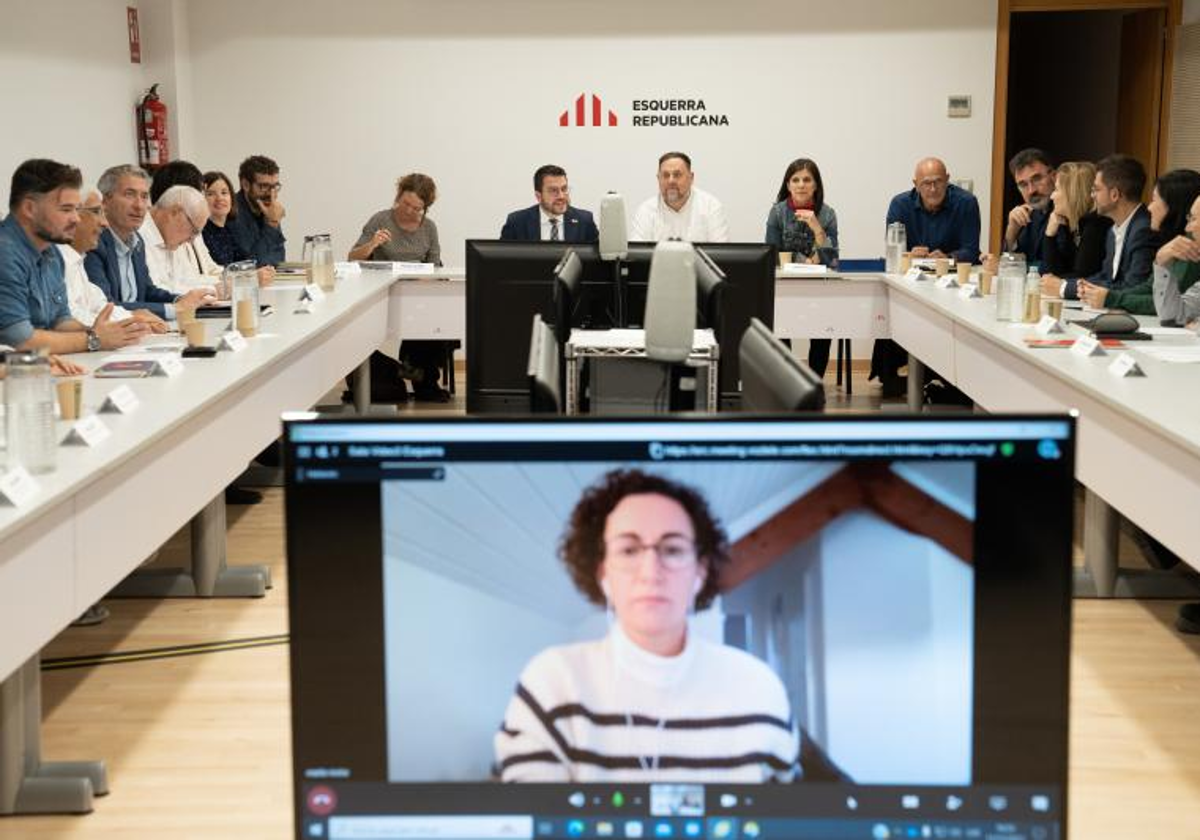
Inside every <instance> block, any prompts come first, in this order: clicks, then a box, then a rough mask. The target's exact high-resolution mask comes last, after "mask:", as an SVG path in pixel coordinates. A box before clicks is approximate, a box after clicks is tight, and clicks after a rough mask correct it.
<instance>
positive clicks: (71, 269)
mask: <svg viewBox="0 0 1200 840" xmlns="http://www.w3.org/2000/svg"><path fill="white" fill-rule="evenodd" d="M107 227H108V220H107V219H105V218H104V207H103V206H102V203H101V198H100V191H99V190H96V189H89V190H88V191H87V195H86V197H85V198H84V200H83V203H82V204H81V205H80V206H79V224H78V225H76V226H75V237H74V239H72V240H71V243H70V244H69V245H68V244H60V245H59V246H58V250H59V252H60V253H62V258H63V264H64V265H65V266H66V270H65V272H64V275H63V279H64V280H65V281H66V284H67V305H68V306H70V308H71V317H72V318H74V319H75V320H76V321H78V322H79V323H81V324H84V325H85V326H92V325H93V324H94V323H95V322H96V317H97V316H98V315H99V314H100V312H101V311H102V310H103V309H104V307H105V306H107V305H108V299H107V298H106V297H105V296H104V292H103V291H101V290H100V287H99V286H97V285H96V284H95V283H93V282H92V281H91V280H89V279H88V276H87V271H86V270H85V269H84V267H83V256H84V254H86V253H87V252H88V251H91V250H92V249H94V248H95V247H96V246H97V245H98V244H99V243H100V233H101V232H102V231H103V230H104V229H105V228H107ZM127 318H133V319H134V320H135V321H139V322H141V323H144V324H146V325H147V326H149V327H150V329H151V331H153V332H156V333H164V332H166V331H167V322H166V321H164V320H163V319H162V318H159V317H158V316H157V315H155V314H154V313H153V312H150V311H149V310H146V309H139V310H136V311H135V312H130V311H129V310H128V309H125V308H124V307H122V306H113V309H112V312H111V313H110V314H109V319H110V320H112V321H124V320H125V319H127Z"/></svg>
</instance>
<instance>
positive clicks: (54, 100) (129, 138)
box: [0, 0, 143, 214]
mask: <svg viewBox="0 0 1200 840" xmlns="http://www.w3.org/2000/svg"><path fill="white" fill-rule="evenodd" d="M129 5H137V4H136V3H128V2H126V1H125V0H88V2H79V0H38V2H36V3H30V2H20V0H0V21H3V23H2V24H0V79H3V80H4V82H3V90H4V93H3V98H2V99H0V101H2V102H3V107H4V123H3V128H2V129H0V180H2V181H3V184H4V186H3V194H4V209H3V214H7V213H8V186H9V181H10V178H11V176H12V172H13V170H14V169H16V168H17V166H18V165H19V164H20V163H21V162H22V161H24V160H27V159H29V158H35V157H48V158H54V159H57V160H62V161H66V162H69V163H71V164H73V165H75V166H78V167H79V168H80V169H82V170H83V177H84V181H85V182H90V183H95V181H96V179H97V178H99V177H100V173H101V172H102V171H104V169H106V168H107V167H109V166H111V165H112V164H114V163H121V162H131V161H132V160H133V158H134V157H135V155H136V146H135V135H134V115H133V106H134V103H135V102H136V101H137V98H138V96H139V94H140V93H141V92H142V88H143V78H142V68H141V66H140V65H137V64H131V63H130V61H129V39H128V36H127V35H126V28H125V7H126V6H129Z"/></svg>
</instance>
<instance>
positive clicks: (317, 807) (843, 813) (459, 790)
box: [296, 780, 1065, 840]
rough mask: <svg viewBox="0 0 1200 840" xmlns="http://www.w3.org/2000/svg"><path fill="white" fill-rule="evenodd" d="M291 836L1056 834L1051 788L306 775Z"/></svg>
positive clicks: (1049, 839) (711, 839)
mask: <svg viewBox="0 0 1200 840" xmlns="http://www.w3.org/2000/svg"><path fill="white" fill-rule="evenodd" d="M300 797H301V801H300V802H299V803H298V809H297V810H298V819H299V823H298V829H299V830H298V831H297V834H296V836H297V837H304V838H323V840H393V838H396V840H418V838H421V840H566V838H587V839H588V840H590V839H591V838H609V837H611V838H646V839H647V840H650V838H655V840H657V838H669V840H676V839H677V838H678V840H689V838H700V840H809V838H812V839H813V840H817V838H820V840H899V838H953V839H954V840H1060V838H1061V837H1064V836H1065V833H1064V832H1063V831H1062V827H1061V813H1062V802H1061V797H1060V796H1059V795H1058V794H1057V792H1056V791H1055V790H1054V787H1053V786H1046V787H1023V786H1021V787H1017V786H1003V787H1001V786H979V787H966V788H964V787H945V788H941V787H921V786H914V787H893V786H857V785H842V784H819V783H807V784H803V785H797V786H774V785H700V784H677V783H664V784H653V785H625V786H622V785H610V784H589V785H576V786H572V785H559V784H554V785H550V784H527V785H496V784H484V785H477V784H443V785H427V784H387V783H377V782H350V781H345V780H330V781H322V782H316V783H313V782H307V781H306V782H305V783H304V785H303V787H302V789H301V791H300Z"/></svg>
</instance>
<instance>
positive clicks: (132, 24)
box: [125, 6, 142, 64]
mask: <svg viewBox="0 0 1200 840" xmlns="http://www.w3.org/2000/svg"><path fill="white" fill-rule="evenodd" d="M125 20H126V23H127V27H128V29H129V61H130V63H131V64H141V63H142V33H141V32H139V31H138V19H137V9H136V8H135V7H133V6H126V7H125Z"/></svg>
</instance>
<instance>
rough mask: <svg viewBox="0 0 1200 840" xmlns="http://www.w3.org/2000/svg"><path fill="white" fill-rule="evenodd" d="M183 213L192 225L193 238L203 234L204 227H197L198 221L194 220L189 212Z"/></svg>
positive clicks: (189, 224)
mask: <svg viewBox="0 0 1200 840" xmlns="http://www.w3.org/2000/svg"><path fill="white" fill-rule="evenodd" d="M182 215H183V218H185V219H187V223H188V227H190V228H191V229H192V238H193V239H195V238H196V237H197V236H199V235H200V234H201V232H202V231H203V230H204V229H203V228H200V227H196V222H195V221H193V220H192V217H191V216H189V215H188V214H187V213H183V214H182Z"/></svg>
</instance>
